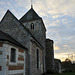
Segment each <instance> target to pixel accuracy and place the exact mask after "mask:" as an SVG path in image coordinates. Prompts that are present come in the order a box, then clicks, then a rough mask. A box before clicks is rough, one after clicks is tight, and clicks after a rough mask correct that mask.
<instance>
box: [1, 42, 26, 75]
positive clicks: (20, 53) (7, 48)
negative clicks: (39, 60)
mask: <svg viewBox="0 0 75 75" xmlns="http://www.w3.org/2000/svg"><path fill="white" fill-rule="evenodd" d="M0 44H2V46H0V53H1V54H0V67H1V69H0V75H25V67H24V66H25V51H24V50H23V49H21V48H20V47H17V46H14V45H12V44H8V43H0ZM11 48H14V49H15V50H16V62H11V61H10V60H11V59H10V58H11Z"/></svg>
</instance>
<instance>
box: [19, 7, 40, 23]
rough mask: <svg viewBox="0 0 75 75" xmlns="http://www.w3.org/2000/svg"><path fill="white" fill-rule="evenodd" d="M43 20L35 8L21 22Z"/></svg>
mask: <svg viewBox="0 0 75 75" xmlns="http://www.w3.org/2000/svg"><path fill="white" fill-rule="evenodd" d="M37 19H41V17H39V16H38V14H37V13H36V12H35V11H34V9H33V8H31V9H30V10H29V11H28V12H27V13H26V14H25V15H24V16H23V17H22V18H21V19H20V21H21V22H26V21H31V20H37Z"/></svg>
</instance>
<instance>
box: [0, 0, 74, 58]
mask: <svg viewBox="0 0 75 75" xmlns="http://www.w3.org/2000/svg"><path fill="white" fill-rule="evenodd" d="M32 4H33V8H34V10H35V11H36V12H37V13H38V14H39V15H40V16H41V17H42V18H43V21H44V24H45V26H46V29H47V35H46V36H47V38H50V39H52V40H54V53H55V57H56V58H59V57H60V58H66V57H67V56H68V55H72V54H73V55H74V54H75V0H32ZM30 7H31V0H0V20H1V19H2V17H3V16H4V14H5V12H6V11H7V10H8V9H9V10H10V11H11V12H12V13H13V14H14V15H15V16H16V17H17V18H18V19H20V18H21V17H22V16H23V15H24V14H25V13H26V12H27V11H28V10H29V9H30Z"/></svg>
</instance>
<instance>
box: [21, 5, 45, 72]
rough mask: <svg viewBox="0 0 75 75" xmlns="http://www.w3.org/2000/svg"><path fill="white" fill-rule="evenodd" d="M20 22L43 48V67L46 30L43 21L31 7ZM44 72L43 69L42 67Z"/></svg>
mask: <svg viewBox="0 0 75 75" xmlns="http://www.w3.org/2000/svg"><path fill="white" fill-rule="evenodd" d="M20 22H21V23H22V24H23V25H24V26H25V27H26V28H27V29H28V30H29V31H30V32H31V33H32V35H33V36H34V38H35V39H36V40H37V41H38V42H39V43H40V44H41V45H42V46H43V48H44V49H43V54H44V56H43V57H44V60H43V61H44V66H45V40H46V28H45V25H44V23H43V20H42V18H41V17H40V16H38V14H37V13H36V12H35V11H34V9H33V7H32V5H31V9H30V10H29V11H28V12H27V13H26V14H25V15H24V16H23V17H22V18H21V19H20ZM44 71H45V67H44Z"/></svg>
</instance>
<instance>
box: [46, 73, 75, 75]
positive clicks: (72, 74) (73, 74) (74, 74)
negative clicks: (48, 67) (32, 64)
mask: <svg viewBox="0 0 75 75" xmlns="http://www.w3.org/2000/svg"><path fill="white" fill-rule="evenodd" d="M47 75H75V73H61V74H47Z"/></svg>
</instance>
